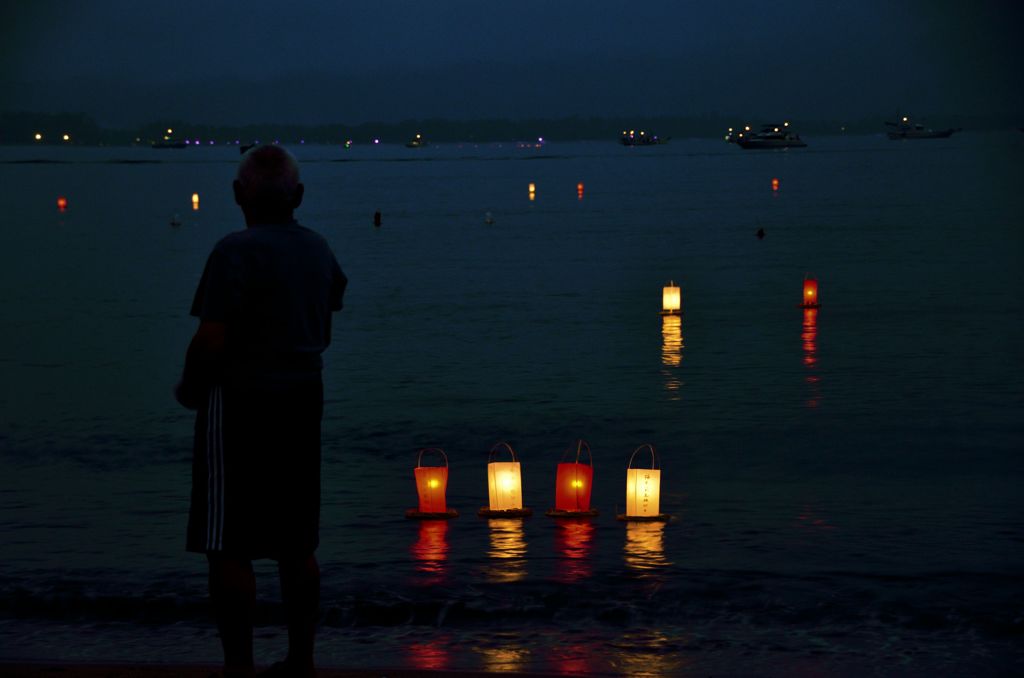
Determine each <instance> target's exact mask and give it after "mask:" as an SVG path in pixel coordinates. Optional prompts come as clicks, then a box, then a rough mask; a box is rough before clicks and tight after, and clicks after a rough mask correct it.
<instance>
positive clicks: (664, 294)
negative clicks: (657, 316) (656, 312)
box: [661, 280, 682, 315]
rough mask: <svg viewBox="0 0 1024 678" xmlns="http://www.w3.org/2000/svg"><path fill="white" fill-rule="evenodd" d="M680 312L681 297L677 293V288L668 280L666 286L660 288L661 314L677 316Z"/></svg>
mask: <svg viewBox="0 0 1024 678" xmlns="http://www.w3.org/2000/svg"><path fill="white" fill-rule="evenodd" d="M681 312H682V295H681V294H680V293H679V286H678V285H676V284H675V283H674V282H673V281H671V280H669V281H668V284H667V285H665V286H664V287H663V288H661V314H662V315H679V314H680V313H681Z"/></svg>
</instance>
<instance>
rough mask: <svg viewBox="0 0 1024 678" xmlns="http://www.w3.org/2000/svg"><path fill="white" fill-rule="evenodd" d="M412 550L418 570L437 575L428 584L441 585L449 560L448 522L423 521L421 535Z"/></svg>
mask: <svg viewBox="0 0 1024 678" xmlns="http://www.w3.org/2000/svg"><path fill="white" fill-rule="evenodd" d="M410 550H411V552H412V557H413V559H414V560H415V561H416V569H417V570H419V571H420V572H423V573H425V574H428V575H435V577H433V578H431V580H430V581H428V582H426V583H439V580H440V579H441V577H442V575H444V573H445V564H446V562H447V560H448V522H447V521H445V520H424V521H422V522H421V523H420V531H419V535H418V537H417V539H416V542H415V543H414V544H413V545H412V547H411V549H410Z"/></svg>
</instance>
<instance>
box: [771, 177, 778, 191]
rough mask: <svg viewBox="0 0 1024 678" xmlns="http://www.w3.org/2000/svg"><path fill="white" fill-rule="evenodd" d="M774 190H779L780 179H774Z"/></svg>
mask: <svg viewBox="0 0 1024 678" xmlns="http://www.w3.org/2000/svg"><path fill="white" fill-rule="evenodd" d="M772 190H773V191H777V190H779V180H778V179H772Z"/></svg>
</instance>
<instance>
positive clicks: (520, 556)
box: [486, 518, 526, 583]
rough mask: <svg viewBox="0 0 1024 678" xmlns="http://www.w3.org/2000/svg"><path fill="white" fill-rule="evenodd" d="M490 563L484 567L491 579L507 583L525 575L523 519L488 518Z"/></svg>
mask: <svg viewBox="0 0 1024 678" xmlns="http://www.w3.org/2000/svg"><path fill="white" fill-rule="evenodd" d="M488 523H489V526H488V527H490V537H491V548H490V549H489V550H488V551H487V555H488V556H489V557H490V558H491V561H492V562H491V563H490V564H489V565H488V567H487V569H486V575H487V578H488V579H490V580H491V581H496V582H501V583H508V582H514V581H519V580H520V579H522V578H523V577H525V576H526V537H525V535H524V533H523V521H522V520H516V519H511V518H505V519H498V520H489V521H488Z"/></svg>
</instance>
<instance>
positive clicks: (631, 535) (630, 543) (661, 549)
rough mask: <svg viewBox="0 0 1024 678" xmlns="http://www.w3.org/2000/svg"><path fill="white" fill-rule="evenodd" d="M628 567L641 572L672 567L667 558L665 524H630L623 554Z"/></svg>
mask: <svg viewBox="0 0 1024 678" xmlns="http://www.w3.org/2000/svg"><path fill="white" fill-rule="evenodd" d="M623 558H624V559H625V561H626V566H627V567H629V568H630V569H633V570H637V571H639V572H643V571H650V570H656V569H659V568H662V567H664V566H666V565H670V564H671V563H669V561H668V558H666V557H665V523H630V524H629V525H627V526H626V545H625V548H624V552H623Z"/></svg>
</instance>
